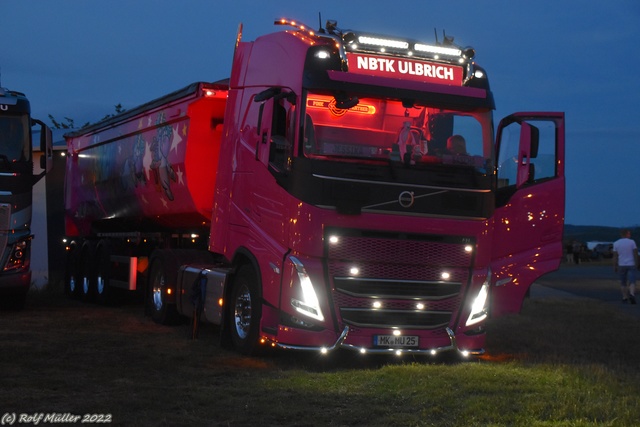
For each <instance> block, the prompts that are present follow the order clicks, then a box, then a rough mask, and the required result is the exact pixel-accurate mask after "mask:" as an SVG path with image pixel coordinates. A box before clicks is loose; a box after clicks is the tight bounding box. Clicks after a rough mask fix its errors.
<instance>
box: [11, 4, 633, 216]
mask: <svg viewBox="0 0 640 427" xmlns="http://www.w3.org/2000/svg"><path fill="white" fill-rule="evenodd" d="M0 6H1V7H0V10H1V11H2V20H1V23H0V73H1V74H0V84H1V86H3V87H7V88H9V89H13V90H18V91H21V92H24V93H26V94H27V96H28V97H29V99H30V100H31V103H32V113H33V116H34V117H36V118H40V119H43V120H44V121H46V122H47V123H49V124H50V121H49V119H48V117H47V115H48V114H51V115H53V116H54V117H55V118H56V119H57V120H58V121H62V120H63V119H64V118H65V117H69V118H72V119H73V120H74V122H75V123H76V124H80V125H81V124H84V123H86V122H95V121H97V120H99V119H101V118H102V117H104V116H105V115H107V114H111V113H113V112H114V111H115V110H114V106H115V105H116V104H122V106H123V107H124V108H126V109H130V108H133V107H136V106H137V105H140V104H143V103H145V102H147V101H150V100H152V99H155V98H158V97H160V96H162V95H164V94H166V93H169V92H172V91H174V90H177V89H180V88H183V87H185V86H187V85H188V84H190V83H192V82H195V81H216V80H220V79H223V78H226V77H228V76H229V73H230V67H231V57H232V53H233V45H234V42H235V38H236V32H237V29H238V25H239V24H240V23H242V24H243V26H244V31H243V40H247V41H248V40H253V39H255V38H256V37H257V36H259V35H261V34H265V33H268V32H272V31H276V30H280V29H281V27H275V26H274V25H273V21H274V20H275V19H277V18H282V17H287V18H292V19H296V20H298V21H300V22H303V23H305V24H307V25H309V26H311V27H313V28H315V29H317V28H318V27H319V14H320V15H321V17H322V24H323V26H324V23H325V21H326V20H327V19H333V20H337V21H338V27H339V28H343V29H361V30H367V31H371V32H377V33H383V34H389V35H394V36H406V37H410V38H413V39H419V40H423V41H425V42H431V43H432V42H434V41H435V35H434V29H436V30H437V33H438V37H439V39H440V40H442V33H443V30H444V31H445V32H446V34H447V35H449V36H454V37H455V42H456V43H457V44H459V45H461V46H473V47H474V48H475V49H476V52H477V56H476V60H477V63H478V64H479V65H481V66H482V67H484V68H485V69H486V71H487V74H488V76H489V79H490V82H491V87H492V89H493V92H494V97H495V100H496V106H497V110H496V112H495V121H496V125H497V122H498V121H499V119H500V118H502V117H504V116H506V115H508V114H510V113H512V112H516V111H564V112H565V113H566V123H567V129H566V139H567V142H566V143H567V150H566V165H567V170H566V175H567V199H566V223H567V224H573V225H607V226H613V227H623V226H631V225H640V194H639V191H638V189H637V188H638V182H639V181H640V113H639V110H640V108H639V107H638V103H639V102H640V80H639V79H638V72H639V71H640V55H639V54H638V51H637V49H638V48H637V46H638V42H639V41H640V1H638V0H610V1H607V2H603V1H585V0H536V1H513V0H499V1H498V0H483V1H466V0H455V1H453V0H450V1H431V0H415V1H404V2H390V1H376V0H371V1H357V0H352V1H343V0H341V1H333V0H324V1H321V2H317V3H314V2H311V1H300V0H280V1H275V0H274V1H267V0H262V1H259V0H233V1H228V0H227V1H220V0H185V1H175V0H133V1H132V0H108V1H107V0H0Z"/></svg>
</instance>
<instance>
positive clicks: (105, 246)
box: [93, 240, 114, 305]
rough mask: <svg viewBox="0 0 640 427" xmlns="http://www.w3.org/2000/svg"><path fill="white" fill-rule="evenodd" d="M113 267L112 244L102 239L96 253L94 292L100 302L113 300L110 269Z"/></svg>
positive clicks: (105, 302) (104, 302)
mask: <svg viewBox="0 0 640 427" xmlns="http://www.w3.org/2000/svg"><path fill="white" fill-rule="evenodd" d="M110 267H111V246H110V244H109V241H108V240H102V241H101V242H100V244H99V245H98V250H97V254H96V269H95V271H96V278H95V281H94V285H95V288H94V289H93V294H94V296H95V299H96V301H97V302H98V303H99V304H103V305H106V304H109V303H111V302H112V301H113V292H114V290H113V288H111V287H110V286H109V269H110Z"/></svg>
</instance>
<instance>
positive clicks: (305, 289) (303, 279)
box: [289, 257, 324, 322]
mask: <svg viewBox="0 0 640 427" xmlns="http://www.w3.org/2000/svg"><path fill="white" fill-rule="evenodd" d="M289 259H290V260H291V262H293V265H294V266H295V267H296V271H297V273H298V280H299V281H300V288H301V290H302V300H300V299H297V298H291V306H292V307H293V308H295V309H296V311H297V312H298V313H301V314H304V315H305V316H309V317H311V318H312V319H316V320H319V321H321V322H322V321H324V316H323V315H322V310H321V309H320V302H319V301H318V295H317V294H316V291H315V289H314V288H313V283H311V279H310V278H309V275H308V274H307V271H306V270H305V268H304V265H302V263H301V262H300V261H299V260H298V259H297V258H295V257H289Z"/></svg>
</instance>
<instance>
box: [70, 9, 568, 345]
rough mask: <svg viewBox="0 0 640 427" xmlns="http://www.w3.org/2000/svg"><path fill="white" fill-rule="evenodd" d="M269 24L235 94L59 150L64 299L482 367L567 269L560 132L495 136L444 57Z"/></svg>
mask: <svg viewBox="0 0 640 427" xmlns="http://www.w3.org/2000/svg"><path fill="white" fill-rule="evenodd" d="M275 24H276V25H279V26H283V27H285V29H284V30H282V31H276V32H274V33H272V34H268V35H265V36H262V37H258V38H257V39H256V40H255V41H250V42H247V41H243V40H242V29H241V28H240V31H239V32H238V37H237V43H236V47H235V52H234V56H233V65H232V70H231V76H230V78H229V80H224V81H219V82H216V83H194V84H192V85H190V86H188V87H186V88H184V89H182V90H179V91H177V92H175V93H172V94H169V95H166V96H164V97H162V98H160V99H157V100H155V101H152V102H149V103H147V104H145V105H142V106H140V107H138V108H134V109H132V110H130V111H127V112H125V113H122V114H120V115H118V116H115V117H112V118H110V119H107V120H105V121H102V122H100V123H97V124H95V125H92V126H89V127H87V128H84V129H81V130H80V131H77V132H73V133H70V134H67V135H66V139H67V144H68V160H67V173H66V185H65V190H66V193H65V206H66V233H67V235H68V237H69V242H68V248H67V249H68V250H69V256H68V265H67V274H66V280H65V282H66V283H65V287H66V289H67V292H68V293H70V294H71V295H74V296H77V297H80V298H84V299H88V300H89V299H92V300H97V301H99V302H107V301H109V299H110V298H111V296H112V293H113V291H114V290H115V289H116V288H124V289H127V290H131V291H139V292H141V293H143V294H144V295H145V298H146V307H147V310H148V312H149V313H150V314H151V316H152V317H153V319H154V320H155V321H157V322H160V323H171V322H173V321H174V320H175V319H176V318H177V317H179V316H190V317H194V318H195V319H198V320H197V321H207V322H211V323H214V324H218V325H220V326H221V337H222V339H223V341H224V342H225V343H228V344H230V345H232V346H233V347H234V348H235V349H236V350H238V351H240V352H242V353H245V354H252V353H254V352H255V351H256V350H258V349H259V348H260V347H261V346H273V347H279V348H287V349H297V350H312V351H318V352H327V351H331V350H333V349H337V348H346V349H351V350H355V351H359V352H362V353H390V354H396V353H397V354H402V353H407V352H410V353H423V354H436V353H439V352H441V351H445V350H456V351H459V352H461V353H463V354H481V353H482V352H483V351H484V350H483V349H484V345H485V344H484V343H485V321H486V319H487V318H488V317H489V316H498V315H501V314H504V313H509V312H518V311H519V310H520V308H521V305H522V301H523V299H524V297H525V296H526V294H527V291H528V289H529V286H530V285H531V284H532V283H533V281H534V280H536V279H537V278H539V277H540V276H542V275H543V274H545V273H547V272H550V271H553V270H555V269H557V268H558V266H559V262H560V258H561V255H562V243H561V241H562V233H563V223H564V188H565V184H564V114H563V113H533V112H528V113H518V114H513V115H510V116H508V117H507V118H505V119H503V120H502V121H501V122H500V124H499V126H498V127H497V129H494V125H493V117H492V112H493V110H494V100H493V95H492V93H491V91H490V89H489V83H488V79H487V74H486V72H485V70H484V69H482V68H481V67H480V66H478V65H477V64H476V63H475V61H474V56H475V52H474V50H473V49H472V48H461V47H459V46H456V45H455V44H453V43H452V42H451V40H450V39H446V40H445V42H446V43H438V42H436V43H432V44H428V43H422V42H420V41H417V40H412V39H405V38H401V37H387V36H381V35H378V34H374V33H368V32H361V31H354V30H342V29H339V28H338V27H337V25H336V23H335V22H333V21H329V22H327V25H326V27H325V28H321V29H320V30H319V31H317V32H316V31H313V30H311V29H310V28H309V27H305V26H303V25H301V24H299V23H296V22H294V21H289V20H279V21H276V22H275Z"/></svg>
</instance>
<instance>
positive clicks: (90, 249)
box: [78, 241, 96, 301]
mask: <svg viewBox="0 0 640 427" xmlns="http://www.w3.org/2000/svg"><path fill="white" fill-rule="evenodd" d="M79 272H80V275H79V278H80V283H79V285H80V286H79V289H78V290H79V292H80V298H81V299H82V300H83V301H92V300H93V290H94V288H95V278H96V274H95V246H94V244H93V243H92V242H89V241H86V242H84V243H83V244H82V250H81V253H80V264H79Z"/></svg>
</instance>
